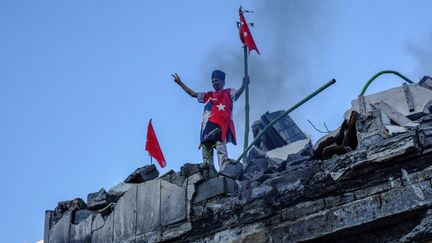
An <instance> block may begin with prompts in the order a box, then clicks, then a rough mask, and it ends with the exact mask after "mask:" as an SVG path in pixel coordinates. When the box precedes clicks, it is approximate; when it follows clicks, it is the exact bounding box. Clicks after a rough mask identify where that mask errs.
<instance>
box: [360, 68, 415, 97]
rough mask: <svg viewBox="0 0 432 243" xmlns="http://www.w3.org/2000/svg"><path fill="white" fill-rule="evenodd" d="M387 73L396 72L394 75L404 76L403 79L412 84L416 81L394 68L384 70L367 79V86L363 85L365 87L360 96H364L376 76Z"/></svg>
mask: <svg viewBox="0 0 432 243" xmlns="http://www.w3.org/2000/svg"><path fill="white" fill-rule="evenodd" d="M386 73H388V74H394V75H396V76H398V77H400V78H402V79H403V80H405V81H406V82H408V83H410V84H412V83H414V82H413V81H411V80H410V79H409V78H407V77H405V76H404V75H402V74H400V73H399V72H396V71H392V70H383V71H381V72H378V73H377V74H375V75H374V76H373V77H372V78H371V79H369V81H367V83H366V84H365V86H364V87H363V89H362V91H361V93H360V95H359V96H363V95H364V93H365V92H366V90H367V88H368V87H369V85H370V84H371V83H372V82H373V81H374V80H375V79H376V78H378V77H379V76H381V75H383V74H386Z"/></svg>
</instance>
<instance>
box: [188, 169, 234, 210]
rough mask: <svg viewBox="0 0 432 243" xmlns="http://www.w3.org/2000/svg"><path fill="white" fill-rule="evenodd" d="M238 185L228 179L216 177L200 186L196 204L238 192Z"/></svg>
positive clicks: (196, 195) (194, 200) (195, 200)
mask: <svg viewBox="0 0 432 243" xmlns="http://www.w3.org/2000/svg"><path fill="white" fill-rule="evenodd" d="M237 189H238V187H237V183H236V182H235V181H234V180H233V179H230V178H228V177H223V176H222V177H216V178H214V179H211V180H209V181H205V182H203V183H202V184H200V185H199V186H198V188H197V191H196V193H195V197H194V199H193V202H194V203H197V202H201V201H204V200H206V199H210V198H213V197H216V196H219V195H225V194H227V193H233V192H237Z"/></svg>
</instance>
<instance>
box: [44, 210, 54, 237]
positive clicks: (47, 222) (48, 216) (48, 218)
mask: <svg viewBox="0 0 432 243" xmlns="http://www.w3.org/2000/svg"><path fill="white" fill-rule="evenodd" d="M52 214H53V211H51V210H46V211H45V223H44V242H48V240H49V233H50V228H51V217H52Z"/></svg>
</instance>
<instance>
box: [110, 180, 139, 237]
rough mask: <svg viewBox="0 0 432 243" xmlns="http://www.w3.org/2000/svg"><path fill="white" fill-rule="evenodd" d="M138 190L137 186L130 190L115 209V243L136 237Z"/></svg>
mask: <svg viewBox="0 0 432 243" xmlns="http://www.w3.org/2000/svg"><path fill="white" fill-rule="evenodd" d="M137 188H138V186H137V185H135V186H133V187H132V188H131V189H129V190H128V191H127V192H126V193H125V194H124V195H123V197H121V198H120V200H119V201H118V202H117V205H116V207H115V209H114V212H113V214H114V242H123V241H125V240H127V239H129V238H130V237H132V236H134V235H135V231H136V208H137Z"/></svg>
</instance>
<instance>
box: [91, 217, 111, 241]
mask: <svg viewBox="0 0 432 243" xmlns="http://www.w3.org/2000/svg"><path fill="white" fill-rule="evenodd" d="M102 221H103V219H102V217H100V215H97V216H96V218H95V220H94V222H93V225H92V231H93V233H92V240H91V242H104V243H112V242H113V237H114V214H113V213H112V214H110V215H109V216H108V217H107V219H106V220H105V223H104V224H103V226H102V227H100V225H101V223H102ZM99 227H100V228H99Z"/></svg>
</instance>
